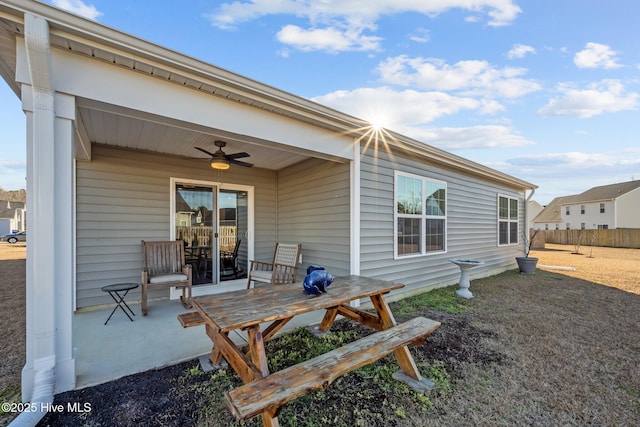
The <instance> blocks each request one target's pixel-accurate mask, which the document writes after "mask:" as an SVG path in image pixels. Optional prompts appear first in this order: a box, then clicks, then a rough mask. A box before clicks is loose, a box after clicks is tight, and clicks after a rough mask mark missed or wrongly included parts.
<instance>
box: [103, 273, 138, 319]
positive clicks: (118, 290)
mask: <svg viewBox="0 0 640 427" xmlns="http://www.w3.org/2000/svg"><path fill="white" fill-rule="evenodd" d="M137 287H138V284H137V283H116V284H114V285H107V286H103V287H102V288H100V290H102V292H108V293H109V295H111V298H113V300H114V301H115V302H116V306H115V307H114V308H113V311H112V312H111V314H110V315H109V318H108V319H107V321H106V322H104V324H105V325H106V324H107V323H109V320H111V316H113V313H115V312H116V310H117V309H118V307H120V309H121V310H122V311H123V312H124V314H126V315H127V317H128V318H129V320H131V321H132V322H133V318H132V317H131V316H129V313H131V314H132V315H134V316H135V313H134V312H133V310H131V307H129V306H128V305H127V303H126V301H125V300H124V297H126V296H127V294H128V293H129V291H130V290H131V289H135V288H137ZM123 292H124V293H123ZM125 308H126V309H127V310H129V313H127V310H125Z"/></svg>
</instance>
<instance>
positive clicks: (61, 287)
mask: <svg viewBox="0 0 640 427" xmlns="http://www.w3.org/2000/svg"><path fill="white" fill-rule="evenodd" d="M0 74H1V75H2V77H3V78H4V79H5V81H6V82H7V83H8V84H9V86H10V87H11V88H12V89H13V91H14V92H15V93H16V95H17V96H18V97H19V98H20V99H21V100H22V106H23V109H24V110H25V113H26V117H27V127H28V132H27V152H29V153H30V156H29V157H28V163H27V196H28V200H27V203H28V204H29V205H30V206H37V207H38V209H37V210H34V209H30V210H29V211H28V212H27V215H28V222H29V232H30V233H29V245H27V292H26V294H27V298H26V304H27V330H26V334H27V341H26V342H27V353H26V354H27V360H26V364H25V367H24V369H23V382H22V384H23V387H22V393H23V397H24V398H25V399H26V400H29V397H30V396H31V392H32V390H33V389H34V386H33V385H34V378H37V377H38V374H41V375H47V372H50V371H52V370H54V371H55V391H56V392H61V391H65V390H69V389H73V388H74V387H75V384H76V377H75V366H76V365H75V364H76V360H75V357H76V349H75V347H77V346H81V345H82V343H81V342H74V335H73V330H74V321H75V320H74V313H75V312H76V311H77V310H88V309H91V308H92V307H96V306H99V305H104V304H107V303H109V302H110V301H109V296H108V295H106V294H105V293H104V292H101V291H100V288H101V287H102V286H104V285H107V284H111V283H117V282H130V281H139V278H140V265H141V259H140V240H142V239H144V240H167V239H175V238H177V237H178V236H177V234H178V233H177V231H176V230H180V232H183V231H184V230H182V229H178V227H180V226H182V225H183V224H189V222H190V221H191V224H192V225H194V226H195V221H196V220H197V218H198V214H199V215H200V218H201V219H202V221H204V222H207V221H209V220H210V223H211V225H207V226H210V227H212V229H213V230H215V229H216V227H218V225H219V220H220V218H222V219H223V220H224V219H225V218H227V217H228V218H233V227H236V229H235V235H237V236H238V237H241V238H242V251H243V252H244V253H243V254H242V257H243V261H241V262H243V263H244V267H245V268H246V265H247V264H246V263H247V260H249V259H269V258H270V257H272V256H273V250H274V247H275V243H276V242H278V241H280V242H296V243H301V244H302V253H303V262H304V264H303V265H301V270H300V271H301V273H303V272H304V270H305V269H306V267H307V266H308V265H309V264H321V265H323V266H325V267H326V269H327V270H329V271H331V272H332V273H333V274H336V275H346V274H359V275H363V276H374V277H377V278H380V279H386V280H394V281H398V282H401V283H404V284H405V285H406V286H405V288H403V290H402V291H403V292H406V293H412V292H417V291H420V290H424V289H428V288H429V287H433V286H440V285H442V284H447V283H448V284H453V283H457V280H458V279H459V274H460V272H459V269H458V268H457V267H456V266H455V265H453V264H452V263H451V262H449V261H448V259H449V258H456V257H464V258H473V259H478V260H481V261H484V265H483V266H480V267H477V268H476V269H474V276H475V277H482V276H488V275H492V274H496V273H499V272H502V271H505V270H508V269H513V268H515V260H514V258H515V256H518V255H521V254H522V244H521V241H520V240H521V239H520V237H519V236H520V235H521V233H522V231H523V229H525V228H527V224H528V221H529V218H527V202H528V199H529V198H530V197H531V195H532V194H533V191H534V190H535V188H536V186H535V185H533V184H531V183H528V182H525V181H523V180H520V179H518V178H515V177H513V176H509V175H506V174H503V173H501V172H498V171H496V170H493V169H490V168H488V167H486V166H483V165H480V164H477V163H474V162H472V161H469V160H466V159H464V158H461V157H458V156H455V155H453V154H450V153H448V152H445V151H442V150H439V149H436V148H434V147H431V146H429V145H426V144H424V143H421V142H419V141H416V140H413V139H411V138H408V137H406V136H403V135H399V134H396V133H392V132H387V131H383V132H379V131H376V130H375V129H373V128H372V127H371V126H368V124H367V123H365V122H363V121H362V120H359V119H357V118H354V117H352V116H349V115H346V114H343V113H341V112H338V111H335V110H332V109H330V108H327V107H324V106H322V105H319V104H316V103H314V102H311V101H309V100H307V99H304V98H301V97H298V96H295V95H292V94H289V93H286V92H283V91H280V90H277V89H275V88H273V87H270V86H267V85H264V84H261V83H259V82H256V81H253V80H250V79H248V78H246V77H242V76H239V75H236V74H234V73H231V72H229V71H226V70H223V69H220V68H217V67H215V66H212V65H209V64H206V63H203V62H200V61H197V60H195V59H193V58H191V57H188V56H184V55H181V54H179V53H176V52H174V51H172V50H169V49H165V48H163V47H160V46H157V45H154V44H151V43H148V42H146V41H143V40H140V39H138V38H135V37H133V36H130V35H127V34H124V33H122V32H119V31H116V30H114V29H111V28H108V27H105V26H103V25H101V24H99V23H96V22H94V21H89V20H86V19H83V18H80V17H78V16H75V15H72V14H69V13H66V12H63V11H61V10H59V9H56V8H54V7H51V6H48V5H46V4H43V3H40V2H37V1H33V0H0ZM215 140H223V141H225V142H227V146H226V147H225V152H227V153H237V152H247V153H249V154H250V157H248V158H243V160H246V161H247V162H251V163H253V164H254V165H255V166H254V167H252V168H247V167H242V166H238V165H233V164H232V165H231V167H230V168H229V169H227V170H224V171H222V170H213V169H212V168H211V167H210V166H209V164H210V158H209V157H208V156H207V155H205V154H203V153H202V152H200V151H198V150H196V147H200V148H204V149H207V150H210V151H214V150H216V148H215V147H214V141H215ZM220 209H224V210H225V211H222V214H221V213H220V212H221V211H220ZM229 210H234V212H233V213H232V212H231V211H229ZM42 213H46V215H44V214H42ZM192 213H193V214H192ZM204 222H203V223H201V224H200V225H201V228H200V229H201V230H202V229H204V230H207V229H206V228H204ZM211 240H212V242H213V243H212V244H213V245H214V247H213V249H214V253H215V251H217V249H218V248H217V246H216V245H217V243H216V241H217V240H216V239H211ZM245 245H246V246H245ZM34 248H37V250H35V249H34ZM212 262H215V260H213V261H212ZM213 271H218V269H217V268H215V267H214V268H213ZM214 276H215V275H214ZM218 280H219V277H213V283H211V284H208V285H201V286H196V287H195V288H194V293H195V294H196V295H198V294H205V293H213V292H220V291H224V290H225V289H230V286H233V285H234V283H233V282H234V281H233V280H231V281H227V282H222V283H219V282H218ZM214 284H215V286H214ZM235 286H244V285H243V284H241V283H235ZM176 296H177V295H173V294H168V293H165V292H164V291H163V290H155V291H153V293H152V295H151V298H169V297H171V298H175V297H176ZM135 298H140V293H139V290H138V291H137V293H135V292H132V293H131V294H130V295H129V296H128V299H135ZM151 315H153V313H150V316H151ZM39 337H46V338H47V339H40V338H39ZM105 345H108V344H107V343H105ZM149 352H153V349H151V348H149ZM153 367H154V366H149V368H153Z"/></svg>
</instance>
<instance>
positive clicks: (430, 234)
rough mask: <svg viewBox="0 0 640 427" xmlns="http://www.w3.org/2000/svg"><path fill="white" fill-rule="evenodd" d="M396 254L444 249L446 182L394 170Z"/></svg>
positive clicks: (424, 252) (442, 250) (424, 253)
mask: <svg viewBox="0 0 640 427" xmlns="http://www.w3.org/2000/svg"><path fill="white" fill-rule="evenodd" d="M395 198H396V203H395V204H396V208H395V209H396V212H395V215H396V221H395V228H396V230H395V235H396V242H395V243H396V245H395V252H396V257H403V256H417V255H428V254H431V253H436V252H437V253H442V252H446V229H447V226H446V212H447V184H446V182H442V181H437V180H433V179H429V178H426V177H421V176H417V175H410V174H405V173H401V172H396V183H395Z"/></svg>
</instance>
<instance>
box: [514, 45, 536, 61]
mask: <svg viewBox="0 0 640 427" xmlns="http://www.w3.org/2000/svg"><path fill="white" fill-rule="evenodd" d="M530 53H536V49H535V48H534V47H532V46H527V45H524V44H515V45H513V47H512V48H511V50H510V51H509V52H508V53H507V57H508V58H509V59H515V58H524V57H525V56H527V55H528V54H530Z"/></svg>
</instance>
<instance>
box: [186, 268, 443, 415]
mask: <svg viewBox="0 0 640 427" xmlns="http://www.w3.org/2000/svg"><path fill="white" fill-rule="evenodd" d="M403 286H404V285H402V284H399V283H393V282H389V281H384V280H378V279H372V278H366V277H361V276H345V277H336V278H335V280H334V282H333V283H332V284H331V286H329V288H328V291H327V293H324V294H322V295H320V296H313V297H312V296H308V295H306V294H305V293H304V291H303V289H302V286H301V284H300V283H297V284H292V285H278V286H269V287H260V288H253V289H248V290H240V291H232V292H226V293H221V294H215V295H206V296H198V297H194V298H193V306H194V307H195V308H196V309H197V311H198V312H199V313H200V315H201V316H202V318H203V320H204V324H205V327H206V332H207V335H208V336H209V338H210V339H211V341H212V342H213V350H212V352H211V362H212V363H213V364H214V365H219V364H220V363H221V361H222V358H224V359H225V360H226V361H227V362H228V363H229V365H231V367H232V368H233V369H234V370H235V371H236V373H237V374H238V375H239V376H240V378H241V379H242V381H243V382H244V383H245V384H248V383H251V382H253V381H257V380H260V379H262V378H266V377H268V376H269V375H270V373H269V368H268V366H267V354H266V353H265V347H264V343H265V342H266V341H268V340H269V339H271V338H272V337H273V336H274V335H275V334H276V333H277V332H278V331H279V330H280V329H281V328H282V327H283V326H284V325H285V324H286V323H287V322H288V321H290V320H291V319H292V318H293V317H295V316H297V315H300V314H304V313H309V312H313V311H316V310H326V313H325V316H324V318H323V320H322V322H321V323H320V326H319V329H320V330H321V331H323V332H327V331H328V330H329V329H330V328H331V325H332V324H333V322H334V321H335V319H336V316H337V315H338V314H341V315H343V316H345V317H347V318H350V319H352V320H354V321H357V322H359V323H362V324H364V325H366V326H369V327H371V328H374V329H376V330H379V331H383V330H386V329H389V328H392V327H393V326H394V325H396V321H395V319H394V317H393V314H392V313H391V310H390V308H389V305H388V304H387V302H386V301H385V299H384V295H385V294H387V293H389V292H391V291H393V290H396V289H400V288H402V287H403ZM367 297H368V298H370V299H371V302H372V304H373V307H374V309H375V311H376V314H371V313H368V312H365V311H362V310H360V309H358V308H356V307H351V306H350V305H349V303H350V302H351V301H355V300H359V299H361V298H367ZM265 323H266V324H268V326H266V328H265V329H264V330H263V329H262V326H261V325H262V324H265ZM434 323H437V322H434ZM438 325H439V324H438ZM232 331H245V332H246V333H247V341H248V352H247V353H246V354H245V352H244V351H243V350H242V349H241V348H240V347H239V346H237V345H236V344H235V343H234V342H233V341H232V340H231V339H230V338H229V333H230V332H232ZM394 354H395V356H396V359H397V361H398V364H399V365H400V368H401V369H402V372H404V374H405V375H406V376H407V377H410V378H412V379H413V380H415V381H418V382H419V381H422V377H421V376H420V373H419V372H418V369H417V367H416V365H415V362H414V360H413V357H412V356H411V353H410V352H409V349H408V347H407V346H401V347H398V348H397V349H394ZM274 420H275V423H274ZM263 421H264V424H265V425H277V418H275V417H268V416H265V415H264V414H263Z"/></svg>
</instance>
